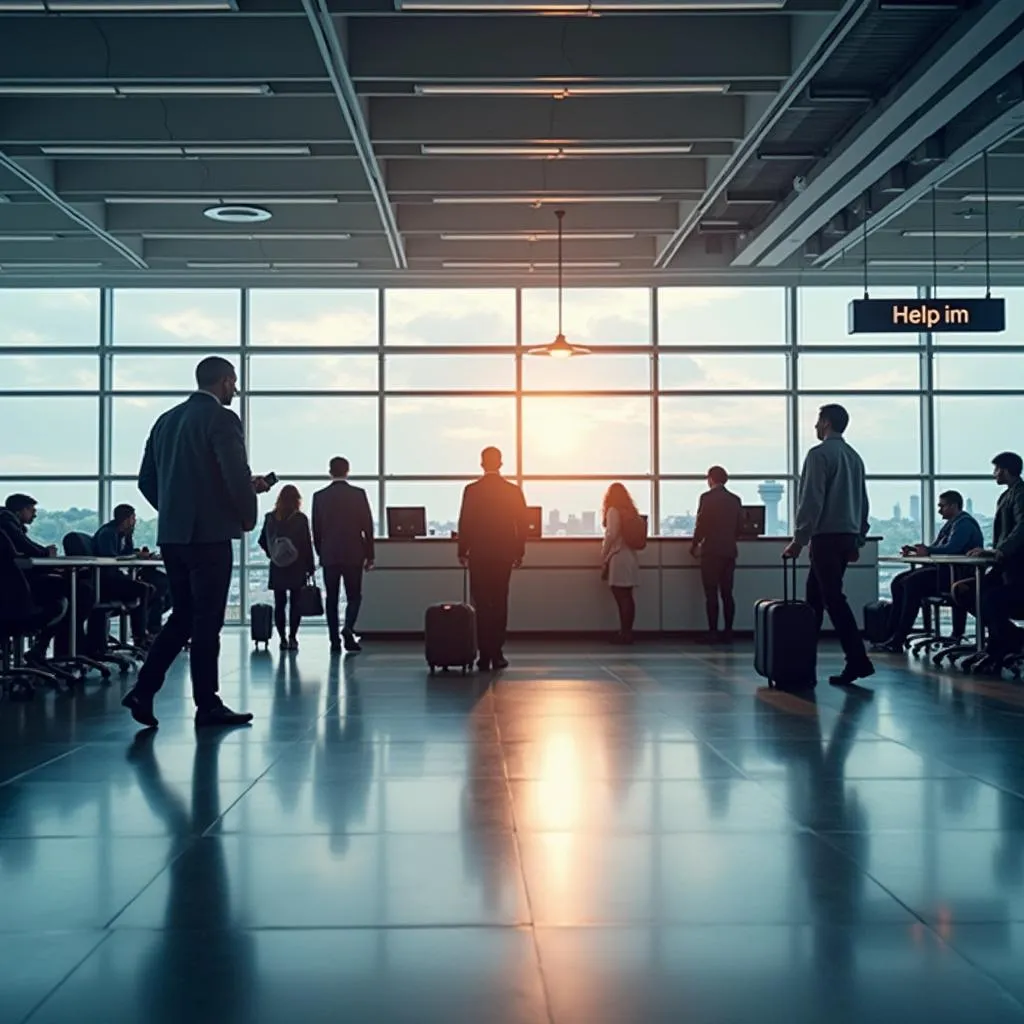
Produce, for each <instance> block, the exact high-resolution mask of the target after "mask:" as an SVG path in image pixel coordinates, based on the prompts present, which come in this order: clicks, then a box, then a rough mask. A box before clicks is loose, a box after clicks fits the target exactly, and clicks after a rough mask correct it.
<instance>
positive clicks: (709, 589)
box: [700, 554, 736, 633]
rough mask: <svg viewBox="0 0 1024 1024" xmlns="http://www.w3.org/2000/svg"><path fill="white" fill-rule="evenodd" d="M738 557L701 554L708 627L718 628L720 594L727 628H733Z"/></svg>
mask: <svg viewBox="0 0 1024 1024" xmlns="http://www.w3.org/2000/svg"><path fill="white" fill-rule="evenodd" d="M735 575H736V559H735V558H730V557H728V556H725V555H705V554H702V555H701V559H700V582H701V584H702V585H703V587H704V607H705V609H706V610H707V615H708V629H709V630H711V632H712V633H714V632H716V631H717V630H718V596H719V594H721V596H722V613H723V615H724V617H725V628H726V630H731V629H732V624H733V622H734V621H735V619H736V601H735V600H734V598H733V596H732V585H733V578H734V577H735Z"/></svg>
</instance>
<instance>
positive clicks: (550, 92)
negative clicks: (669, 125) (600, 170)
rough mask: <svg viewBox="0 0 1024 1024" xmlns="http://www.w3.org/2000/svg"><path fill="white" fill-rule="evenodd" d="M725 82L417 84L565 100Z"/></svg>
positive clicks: (439, 92)
mask: <svg viewBox="0 0 1024 1024" xmlns="http://www.w3.org/2000/svg"><path fill="white" fill-rule="evenodd" d="M728 91H729V83H728V82H651V83H643V82H624V83H622V84H614V83H608V84H603V85H599V84H594V85H568V84H566V85H560V84H557V83H556V84H550V85H535V84H523V85H500V84H490V83H483V82H481V83H479V84H476V85H468V84H438V85H417V86H416V92H417V93H418V94H419V95H420V96H547V97H550V98H551V99H558V100H565V99H572V98H573V97H579V96H659V95H665V96H672V95H678V96H685V95H720V94H722V93H725V92H728Z"/></svg>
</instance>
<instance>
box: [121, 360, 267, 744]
mask: <svg viewBox="0 0 1024 1024" xmlns="http://www.w3.org/2000/svg"><path fill="white" fill-rule="evenodd" d="M196 384H197V385H198V390H197V391H196V392H195V393H194V394H193V395H192V396H191V397H189V398H188V399H186V400H185V401H184V402H182V403H181V404H180V405H177V406H175V407H174V408H173V409H171V410H170V411H168V412H165V413H164V414H163V415H162V416H161V417H160V418H159V419H158V420H157V421H156V424H155V425H154V427H153V429H152V431H151V432H150V435H149V440H148V441H147V442H146V451H145V454H144V455H143V457H142V467H141V468H140V470H139V490H140V491H142V493H143V495H145V497H146V500H147V501H148V502H149V503H150V504H151V505H152V506H153V508H155V509H156V510H157V512H158V513H159V520H158V526H157V543H158V544H159V545H160V549H161V552H162V553H163V558H164V568H165V569H166V570H167V578H168V579H169V580H170V584H171V615H170V617H169V618H168V620H167V622H166V624H165V625H164V628H163V630H162V631H161V632H160V635H159V636H158V637H157V638H156V640H154V642H153V646H152V647H151V648H150V650H149V656H148V657H147V658H146V663H145V664H144V665H143V666H142V668H141V669H140V670H139V678H138V682H137V683H136V684H135V686H134V687H133V688H132V689H131V690H129V691H128V693H127V694H125V697H124V700H123V701H122V703H123V704H124V706H125V707H126V708H128V709H129V710H130V711H131V713H132V717H133V718H134V719H135V721H137V722H139V723H140V724H142V725H146V726H150V727H155V726H156V725H157V720H156V717H155V716H154V714H153V698H154V696H155V695H156V693H157V691H159V689H160V687H162V686H163V684H164V678H165V676H166V675H167V670H168V669H169V668H170V667H171V665H172V664H173V662H174V659H175V658H177V656H178V655H179V654H180V653H181V651H182V649H183V648H184V647H185V645H186V644H187V643H189V641H191V650H190V660H191V669H192V696H193V699H194V700H195V704H196V725H197V726H205V725H214V726H216V725H244V724H245V723H247V722H250V721H251V720H252V715H250V714H238V713H236V712H234V711H232V710H231V709H230V708H228V707H226V706H225V705H224V703H223V701H221V699H220V694H219V693H218V690H219V681H218V665H217V663H218V660H219V658H220V631H221V629H222V628H223V626H224V614H225V610H226V608H227V601H228V592H229V590H230V587H231V563H232V550H231V542H232V541H233V540H238V539H239V538H240V537H241V536H242V534H243V533H245V532H246V531H248V530H251V529H252V528H253V526H255V525H256V494H257V493H263V492H264V491H266V490H267V489H268V488H267V483H266V481H265V480H264V479H263V478H262V477H254V476H253V475H252V472H251V471H250V469H249V461H248V459H247V457H246V454H245V437H244V436H243V434H242V423H241V421H240V420H239V418H238V417H237V416H236V415H235V414H234V413H233V412H231V411H230V410H229V409H228V408H227V406H229V405H230V404H231V401H232V399H233V398H234V397H235V395H236V394H237V393H238V392H237V386H236V385H237V377H236V376H235V370H234V367H233V366H232V365H231V364H230V363H229V362H228V361H227V360H226V359H221V358H220V357H219V356H209V357H207V358H206V359H204V360H202V362H200V363H199V365H198V366H197V367H196Z"/></svg>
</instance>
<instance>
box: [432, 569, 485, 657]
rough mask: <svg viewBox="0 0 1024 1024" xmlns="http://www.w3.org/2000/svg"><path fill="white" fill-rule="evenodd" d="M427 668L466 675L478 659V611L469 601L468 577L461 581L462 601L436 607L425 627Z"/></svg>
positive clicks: (433, 606) (436, 605)
mask: <svg viewBox="0 0 1024 1024" xmlns="http://www.w3.org/2000/svg"><path fill="white" fill-rule="evenodd" d="M423 633H424V638H425V641H426V656H427V665H428V667H429V668H430V674H431V675H433V674H434V672H435V671H436V670H437V669H441V670H442V671H447V670H448V669H450V668H460V669H462V674H463V675H465V674H466V673H467V672H469V671H470V670H471V669H472V668H473V662H474V661H475V660H476V610H475V609H474V608H473V606H472V605H471V604H469V602H468V601H467V600H466V576H463V579H462V601H461V603H459V602H453V603H451V604H433V605H431V606H430V607H429V608H428V609H427V614H426V618H425V621H424V625H423Z"/></svg>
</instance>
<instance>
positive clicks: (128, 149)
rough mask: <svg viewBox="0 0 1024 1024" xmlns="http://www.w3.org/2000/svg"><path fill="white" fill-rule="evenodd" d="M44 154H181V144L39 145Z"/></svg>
mask: <svg viewBox="0 0 1024 1024" xmlns="http://www.w3.org/2000/svg"><path fill="white" fill-rule="evenodd" d="M39 149H40V151H41V152H43V153H44V154H46V156H182V155H183V150H182V148H181V146H64V145H61V146H40V147H39Z"/></svg>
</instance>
